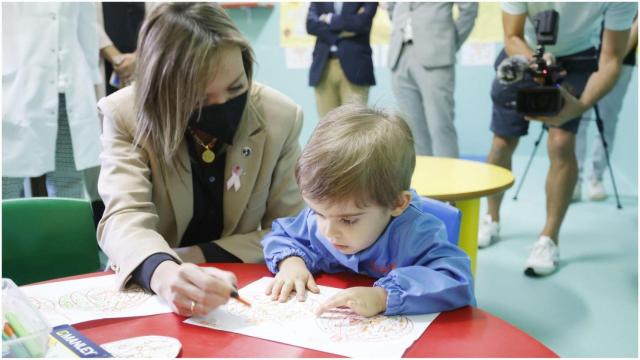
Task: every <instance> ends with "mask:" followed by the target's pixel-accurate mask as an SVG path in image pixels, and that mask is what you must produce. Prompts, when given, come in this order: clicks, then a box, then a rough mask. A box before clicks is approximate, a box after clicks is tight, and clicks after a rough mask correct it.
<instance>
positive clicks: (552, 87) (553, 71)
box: [497, 10, 564, 116]
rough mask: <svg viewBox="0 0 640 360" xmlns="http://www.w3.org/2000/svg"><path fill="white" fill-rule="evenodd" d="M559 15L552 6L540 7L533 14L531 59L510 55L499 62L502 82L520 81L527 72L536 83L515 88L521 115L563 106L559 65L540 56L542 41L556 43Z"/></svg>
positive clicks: (551, 111)
mask: <svg viewBox="0 0 640 360" xmlns="http://www.w3.org/2000/svg"><path fill="white" fill-rule="evenodd" d="M559 17H560V15H559V14H558V12H557V11H555V10H547V11H542V12H540V13H538V14H536V16H535V17H534V23H535V30H536V41H537V45H536V51H535V54H534V55H533V60H531V61H529V60H528V59H527V58H526V57H525V56H512V57H509V58H507V59H505V60H504V61H503V62H502V63H501V64H500V66H498V69H497V72H498V79H499V80H500V82H501V83H506V84H508V83H513V82H516V81H520V80H522V79H523V77H524V75H525V74H528V75H529V76H530V77H531V78H532V79H533V80H534V81H535V83H536V84H538V85H533V86H531V87H525V88H521V89H519V90H518V92H517V96H516V111H517V112H518V113H520V114H522V115H543V116H550V115H556V114H558V112H560V109H562V107H563V106H564V99H563V98H562V94H561V93H560V90H559V89H558V85H560V83H561V82H562V80H563V74H562V69H561V68H560V67H559V66H557V65H555V64H554V65H548V64H547V62H546V61H545V59H544V58H543V56H544V54H545V45H555V43H556V41H557V38H558V21H559Z"/></svg>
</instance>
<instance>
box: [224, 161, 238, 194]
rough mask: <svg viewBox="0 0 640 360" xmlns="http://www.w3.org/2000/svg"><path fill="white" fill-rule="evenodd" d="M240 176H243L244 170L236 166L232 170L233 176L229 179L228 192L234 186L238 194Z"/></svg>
mask: <svg viewBox="0 0 640 360" xmlns="http://www.w3.org/2000/svg"><path fill="white" fill-rule="evenodd" d="M240 175H242V168H241V167H240V166H238V165H235V166H234V167H233V169H231V176H230V177H229V179H227V190H229V189H231V187H232V186H233V189H234V190H235V191H236V192H237V191H238V190H239V189H240Z"/></svg>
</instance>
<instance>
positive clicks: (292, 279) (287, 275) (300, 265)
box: [265, 256, 320, 302]
mask: <svg viewBox="0 0 640 360" xmlns="http://www.w3.org/2000/svg"><path fill="white" fill-rule="evenodd" d="M278 269H279V270H278V273H277V274H276V277H275V279H273V281H271V283H270V284H269V286H267V289H266V291H265V294H267V295H271V300H276V299H277V300H278V301H280V302H285V301H287V299H288V298H289V294H290V293H291V291H292V290H295V291H296V294H297V298H298V300H299V301H304V299H305V291H306V289H309V290H310V291H311V292H313V293H316V294H317V293H319V292H320V289H319V288H318V285H316V282H315V280H313V275H312V274H311V273H310V272H309V269H307V265H305V263H304V260H302V258H299V257H297V256H291V257H288V258H286V259H284V260H282V261H281V262H280V264H278Z"/></svg>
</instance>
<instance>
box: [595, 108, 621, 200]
mask: <svg viewBox="0 0 640 360" xmlns="http://www.w3.org/2000/svg"><path fill="white" fill-rule="evenodd" d="M593 109H594V110H595V113H596V127H597V128H598V133H599V134H600V140H601V141H602V147H604V156H605V159H607V168H609V175H610V176H611V183H612V184H613V193H614V194H615V195H616V206H617V207H618V209H622V204H621V203H620V195H618V187H617V186H616V179H615V178H614V177H613V169H612V168H611V161H610V160H609V147H608V146H607V140H605V138H604V123H603V122H602V119H601V118H600V111H599V110H598V105H597V104H596V105H594V107H593Z"/></svg>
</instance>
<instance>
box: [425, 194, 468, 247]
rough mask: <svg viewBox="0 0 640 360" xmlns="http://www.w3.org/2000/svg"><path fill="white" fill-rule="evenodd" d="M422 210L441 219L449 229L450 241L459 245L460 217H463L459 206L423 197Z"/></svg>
mask: <svg viewBox="0 0 640 360" xmlns="http://www.w3.org/2000/svg"><path fill="white" fill-rule="evenodd" d="M422 211H424V212H426V213H427V214H431V215H433V216H435V217H437V218H438V219H440V220H441V221H442V222H443V223H444V227H445V228H446V229H447V238H448V239H449V242H450V243H452V244H453V245H458V240H459V238H460V219H461V217H462V212H460V210H459V209H458V208H456V207H453V206H451V205H449V204H447V203H445V202H442V201H438V200H434V199H429V198H426V197H423V198H422Z"/></svg>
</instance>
